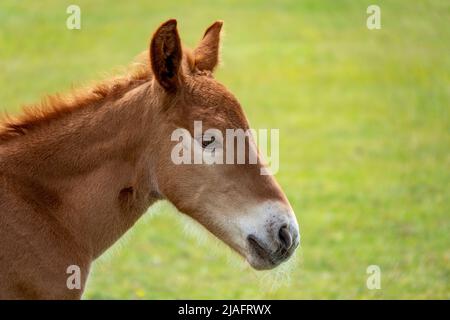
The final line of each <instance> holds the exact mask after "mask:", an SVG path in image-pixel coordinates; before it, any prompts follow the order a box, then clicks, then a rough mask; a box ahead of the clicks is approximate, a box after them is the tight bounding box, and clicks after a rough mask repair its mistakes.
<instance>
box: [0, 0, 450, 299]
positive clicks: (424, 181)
mask: <svg viewBox="0 0 450 320" xmlns="http://www.w3.org/2000/svg"><path fill="white" fill-rule="evenodd" d="M373 3H375V2H374V1H357V0H354V1H350V0H347V1H343V0H341V1H334V0H326V1H325V0H324V1H322V0H321V1H317V0H308V1H294V0H293V1H287V0H286V1H259V0H253V1H237V0H235V1H214V2H213V1H121V2H118V1H117V2H116V1H115V2H112V1H106V0H103V1H87V0H83V1H81V0H77V1H31V0H25V1H10V0H6V1H5V0H2V1H1V3H0V87H1V89H0V110H2V111H5V110H6V111H8V112H9V113H15V112H18V110H19V107H20V105H21V104H24V103H30V102H34V101H37V100H38V99H39V97H41V96H42V95H44V94H47V93H54V92H58V91H65V90H68V89H70V88H71V87H72V86H77V85H79V84H83V83H85V82H86V81H90V80H93V79H101V78H102V74H103V73H104V72H108V71H110V70H112V69H114V67H116V66H120V65H127V64H128V63H129V62H130V61H131V60H132V59H133V57H134V56H135V55H136V54H138V53H139V52H141V51H142V50H145V49H146V48H147V46H148V42H149V39H150V36H151V34H152V33H153V31H154V30H155V29H156V27H157V26H158V25H159V24H160V23H161V22H163V21H165V20H166V19H168V18H177V19H178V22H179V30H180V34H181V37H182V40H183V41H184V43H185V44H186V45H187V46H191V47H193V46H195V44H196V43H197V41H198V40H199V39H200V38H201V36H202V35H203V32H204V30H205V28H206V27H207V26H209V24H211V23H212V22H213V21H215V20H217V19H222V20H224V21H225V33H226V35H225V37H224V41H223V50H222V57H223V61H224V63H223V66H222V67H221V68H220V70H219V71H218V72H217V78H218V79H219V80H220V81H221V82H223V83H224V84H225V85H226V86H227V87H228V88H229V89H230V90H231V91H233V92H234V93H235V94H236V96H237V97H238V98H239V100H240V101H241V103H242V105H243V106H244V108H245V110H246V112H247V115H248V117H249V119H250V122H251V124H252V127H254V128H280V142H281V150H280V171H279V173H278V174H277V179H278V180H279V182H280V184H281V185H282V186H283V188H284V190H285V192H286V194H287V195H288V197H289V199H290V201H291V204H292V206H293V207H294V209H295V211H296V214H297V216H298V219H299V222H300V227H301V230H302V241H303V242H302V248H301V250H300V252H299V253H298V254H297V257H296V259H295V261H293V262H291V263H290V264H289V265H288V266H284V267H282V268H281V269H280V270H278V271H273V272H263V273H259V272H256V271H253V270H251V269H250V268H249V267H247V266H245V265H244V264H243V263H242V262H240V259H239V258H238V257H236V256H235V255H234V254H232V253H230V250H229V249H227V248H225V246H224V245H222V244H220V243H218V241H217V240H214V239H211V237H209V236H206V235H205V234H206V233H205V232H203V233H202V234H201V236H200V241H199V239H198V237H197V236H196V234H197V231H195V232H194V233H192V232H189V231H188V232H184V229H186V225H187V226H188V227H187V228H188V229H189V230H190V229H192V228H191V225H192V223H191V222H189V221H187V218H183V217H181V215H180V214H178V213H176V212H175V210H174V209H173V208H172V207H171V206H170V205H168V204H166V203H161V204H158V205H157V206H156V208H153V209H152V210H151V211H155V212H158V213H157V214H154V215H150V214H147V215H146V216H147V217H146V218H144V219H142V220H141V221H140V222H139V223H138V224H137V225H136V226H135V227H134V228H133V229H132V230H131V231H130V232H129V233H128V234H127V236H126V237H125V238H126V239H125V240H121V241H120V242H119V244H118V245H116V246H115V247H113V248H112V249H111V250H110V251H109V252H108V253H107V254H106V255H105V256H103V257H102V258H101V259H100V260H99V261H97V262H96V263H95V265H94V267H93V272H92V274H91V277H90V280H89V283H88V287H87V290H86V292H85V296H84V297H85V298H96V299H98V298H100V299H101V298H125V299H129V298H131V299H133V298H138V299H154V298H157V299H165V298H177V299H178V298H184V299H195V298H200V299H203V298H216V299H217V298H232V299H240V298H246V299H254V298H255V299H256V298H262V299H266V298H270V299H272V298H274V299H278V298H285V299H302V298H307V299H309V298H312V299H324V298H444V299H449V298H450V236H449V231H450V216H449V214H450V212H449V210H450V203H449V196H450V188H449V187H450V186H449V184H450V174H449V168H450V166H449V164H450V153H449V147H450V134H449V129H450V122H449V114H448V111H449V101H450V100H449V98H450V97H449V95H450V73H449V71H450V58H449V53H450V50H449V49H450V34H449V32H450V2H448V1H420V2H419V1H417V2H411V1H406V0H402V1H400V0H392V1H381V0H380V1H376V4H378V5H379V6H380V7H381V18H382V29H381V30H375V31H371V30H368V29H367V28H366V18H367V14H366V8H367V6H368V5H370V4H373ZM70 4H77V5H79V6H80V7H81V18H82V25H81V27H82V29H81V30H67V29H66V19H67V17H68V15H67V14H66V8H67V6H68V5H70ZM204 238H205V239H204ZM371 264H376V265H379V266H380V268H381V271H382V284H381V285H382V289H381V290H368V289H367V288H366V279H367V274H366V268H367V266H369V265H371Z"/></svg>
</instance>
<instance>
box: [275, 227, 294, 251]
mask: <svg viewBox="0 0 450 320" xmlns="http://www.w3.org/2000/svg"><path fill="white" fill-rule="evenodd" d="M278 237H279V238H280V241H281V245H282V246H283V248H284V249H289V248H290V247H291V246H292V236H291V233H290V232H289V229H288V227H287V226H283V227H281V228H280V231H278Z"/></svg>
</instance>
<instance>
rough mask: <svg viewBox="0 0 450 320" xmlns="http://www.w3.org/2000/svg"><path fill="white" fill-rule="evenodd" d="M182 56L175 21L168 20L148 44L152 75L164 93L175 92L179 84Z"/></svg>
mask: <svg viewBox="0 0 450 320" xmlns="http://www.w3.org/2000/svg"><path fill="white" fill-rule="evenodd" d="M182 56H183V52H182V49H181V41H180V36H179V35H178V30H177V20H175V19H171V20H168V21H166V22H164V23H163V24H162V25H161V26H160V27H159V28H158V30H156V32H155V34H154V35H153V38H152V41H151V43H150V62H151V66H152V70H153V74H154V76H155V78H156V80H157V81H158V83H159V84H160V85H161V86H162V87H163V88H164V89H165V90H166V91H175V90H176V89H177V87H178V86H179V84H180V77H181V75H180V65H181V59H182Z"/></svg>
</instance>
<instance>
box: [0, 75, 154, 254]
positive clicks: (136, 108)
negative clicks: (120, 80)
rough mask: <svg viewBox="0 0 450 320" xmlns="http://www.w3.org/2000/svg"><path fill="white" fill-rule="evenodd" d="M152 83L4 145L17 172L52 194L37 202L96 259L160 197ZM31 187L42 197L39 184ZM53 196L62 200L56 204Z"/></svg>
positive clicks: (14, 174) (11, 168)
mask: <svg viewBox="0 0 450 320" xmlns="http://www.w3.org/2000/svg"><path fill="white" fill-rule="evenodd" d="M150 90H151V83H145V84H142V85H141V86H139V87H136V88H133V89H132V90H130V91H129V92H127V93H125V94H124V95H123V96H122V97H120V98H118V99H116V100H114V99H106V100H105V101H104V102H103V103H102V105H100V106H86V107H83V108H80V109H79V110H74V112H73V113H72V114H69V115H67V117H64V118H61V119H57V120H54V122H52V123H49V125H48V126H47V127H45V128H39V129H37V130H36V132H32V133H30V134H29V136H24V137H22V138H21V139H22V141H20V142H19V140H20V139H18V141H17V142H18V143H14V142H11V143H10V144H9V147H8V148H5V149H7V150H6V151H5V150H2V149H1V146H0V151H1V153H0V155H1V156H2V158H3V159H6V162H7V167H8V169H9V170H8V172H9V174H10V175H11V179H12V180H14V177H16V178H17V179H16V181H18V182H19V181H22V182H23V183H24V184H31V185H33V186H38V188H39V190H40V192H41V193H42V192H44V193H45V195H42V194H41V198H42V196H43V198H42V199H40V200H39V199H38V201H42V206H38V207H37V208H38V209H39V208H41V209H39V210H42V211H46V212H45V214H51V215H53V216H54V217H55V218H56V219H57V220H58V222H59V224H60V226H61V228H64V229H66V230H68V231H69V233H70V234H71V235H72V237H73V238H74V241H76V242H77V244H78V245H79V246H80V247H82V248H84V250H85V251H86V252H87V254H89V255H90V256H92V257H93V258H95V257H97V256H98V255H100V254H101V253H102V252H103V251H104V250H106V249H107V248H108V247H109V246H110V245H112V244H113V243H114V242H115V241H116V240H117V239H118V238H120V236H121V235H122V234H123V233H125V232H126V231H127V230H128V229H129V228H130V227H131V226H132V225H133V224H134V223H135V222H136V220H137V219H138V218H139V217H140V216H141V215H142V214H143V213H144V212H145V211H146V209H147V208H148V206H149V205H151V204H152V203H153V202H154V201H155V200H157V199H158V198H159V194H158V190H157V187H156V185H155V184H154V179H153V176H152V166H151V163H152V153H151V150H150V149H151V148H152V147H151V145H150V144H149V140H150V137H151V136H155V135H157V132H155V129H156V126H155V121H156V120H155V119H154V115H153V114H152V112H153V110H152V109H153V105H152V103H154V102H152V101H153V99H151V97H146V95H148V94H149V92H150ZM3 153H4V156H3ZM8 160H9V161H8ZM2 162H3V163H2V164H1V166H2V167H3V166H4V163H5V161H2ZM24 189H26V190H28V192H29V193H30V194H29V196H30V197H35V195H33V194H32V193H33V192H34V191H36V190H35V189H33V188H31V189H30V188H24ZM46 198H52V199H58V201H57V203H53V204H52V210H48V208H47V207H46V206H45V203H44V201H45V200H44V199H46ZM42 213H44V212H42ZM54 231H55V232H58V230H54Z"/></svg>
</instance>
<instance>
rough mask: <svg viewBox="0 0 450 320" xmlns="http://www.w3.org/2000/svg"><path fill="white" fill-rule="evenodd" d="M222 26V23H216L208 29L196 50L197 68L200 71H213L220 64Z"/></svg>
mask: <svg viewBox="0 0 450 320" xmlns="http://www.w3.org/2000/svg"><path fill="white" fill-rule="evenodd" d="M222 25H223V22H222V21H216V22H214V23H213V24H212V25H211V26H210V27H209V28H208V29H206V32H205V35H204V36H203V39H202V40H201V41H200V44H199V45H198V47H197V48H196V49H195V50H194V57H195V66H196V67H197V68H198V69H199V70H208V71H213V70H214V68H215V67H216V66H217V64H218V63H219V51H220V30H222Z"/></svg>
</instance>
